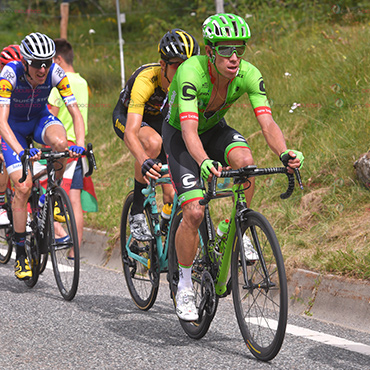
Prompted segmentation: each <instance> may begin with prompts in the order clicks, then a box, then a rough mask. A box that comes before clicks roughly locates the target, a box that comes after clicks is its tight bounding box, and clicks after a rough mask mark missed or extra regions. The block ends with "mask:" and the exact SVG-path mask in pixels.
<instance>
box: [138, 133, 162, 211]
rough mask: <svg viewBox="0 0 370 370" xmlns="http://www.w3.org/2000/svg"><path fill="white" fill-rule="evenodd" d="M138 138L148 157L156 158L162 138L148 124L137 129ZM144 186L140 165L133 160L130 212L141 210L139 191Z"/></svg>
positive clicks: (142, 199)
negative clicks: (132, 189) (132, 192)
mask: <svg viewBox="0 0 370 370" xmlns="http://www.w3.org/2000/svg"><path fill="white" fill-rule="evenodd" d="M139 140H140V143H141V145H142V146H143V148H144V151H145V153H146V154H147V156H148V158H153V159H154V158H157V157H158V155H159V153H160V152H161V148H162V138H161V137H160V135H159V134H158V133H157V132H156V131H155V130H154V129H153V128H151V127H150V126H142V127H140V129H139ZM145 188H146V182H145V180H144V177H143V175H142V173H141V166H140V164H139V163H138V161H136V160H135V186H134V205H133V207H132V208H133V209H132V211H131V214H132V215H134V214H138V213H141V212H143V210H144V208H143V203H144V198H145V197H144V195H143V193H142V192H141V191H142V190H143V189H145Z"/></svg>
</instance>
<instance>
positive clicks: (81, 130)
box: [67, 104, 85, 147]
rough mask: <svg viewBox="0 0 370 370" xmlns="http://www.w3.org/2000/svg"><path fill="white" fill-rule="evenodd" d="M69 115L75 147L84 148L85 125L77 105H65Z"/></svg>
mask: <svg viewBox="0 0 370 370" xmlns="http://www.w3.org/2000/svg"><path fill="white" fill-rule="evenodd" d="M67 109H68V112H69V114H70V115H71V116H72V120H73V127H74V130H75V135H76V145H78V146H82V147H85V124H84V119H83V118H82V115H81V112H80V110H79V109H78V105H77V104H69V105H67Z"/></svg>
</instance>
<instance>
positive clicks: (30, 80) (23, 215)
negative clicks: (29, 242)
mask: <svg viewBox="0 0 370 370" xmlns="http://www.w3.org/2000/svg"><path fill="white" fill-rule="evenodd" d="M20 51H21V55H22V61H21V62H10V63H8V64H7V65H6V66H5V67H4V68H3V70H2V71H1V73H0V135H1V146H2V151H3V155H4V160H5V164H6V168H7V171H8V174H9V176H10V178H11V180H12V182H13V183H14V188H15V195H14V199H13V203H12V211H13V229H14V244H15V247H16V263H15V266H14V268H15V276H16V277H17V278H18V279H21V280H24V279H29V278H30V277H32V272H31V268H30V266H29V262H28V260H27V258H26V253H25V248H24V245H25V239H26V220H27V200H28V198H29V195H30V192H31V186H32V179H31V176H30V175H28V177H27V179H26V181H25V182H24V183H22V184H20V183H19V179H20V178H21V175H22V165H21V162H20V158H21V156H22V154H23V153H24V148H25V147H26V146H27V144H26V137H27V136H28V135H33V139H34V140H35V141H36V142H38V143H40V144H44V145H48V146H50V147H51V148H52V150H55V151H64V150H68V143H67V136H66V131H65V129H64V126H63V124H62V123H61V122H60V121H59V120H58V118H56V117H54V116H53V115H52V114H51V113H50V112H49V110H48V108H47V106H46V104H47V100H48V97H49V94H50V91H51V89H52V88H53V87H57V88H58V90H59V93H60V95H61V97H62V98H63V100H64V102H65V104H66V106H67V109H68V111H69V113H70V114H71V116H72V118H73V123H74V129H75V133H76V138H77V140H76V145H74V146H72V147H70V148H69V150H70V155H71V156H74V157H76V156H79V155H80V154H81V153H82V152H83V151H84V144H85V126H84V122H83V118H82V116H81V113H80V111H79V109H78V105H77V103H76V99H75V97H74V96H73V94H72V91H71V88H70V85H69V81H68V78H67V76H66V75H65V73H64V71H63V69H62V68H60V67H59V66H58V65H57V64H54V63H53V57H54V55H55V45H54V41H53V40H52V39H51V38H49V37H48V36H46V35H44V34H41V33H38V32H36V33H31V34H29V35H28V36H26V37H25V38H24V39H23V40H22V42H21V44H20ZM40 156H41V152H40V151H39V149H37V148H34V149H31V157H32V158H31V159H32V160H38V159H40ZM61 162H62V164H63V167H62V168H61V169H60V170H58V171H57V172H56V176H57V179H60V178H62V176H63V172H64V169H65V165H66V162H67V159H64V160H63V161H61Z"/></svg>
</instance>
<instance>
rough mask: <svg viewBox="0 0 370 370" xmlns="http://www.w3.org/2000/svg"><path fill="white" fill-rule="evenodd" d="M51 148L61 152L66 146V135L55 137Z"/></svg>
mask: <svg viewBox="0 0 370 370" xmlns="http://www.w3.org/2000/svg"><path fill="white" fill-rule="evenodd" d="M51 147H52V149H53V150H55V151H56V152H62V151H64V150H65V148H67V147H68V141H67V138H66V137H60V136H59V137H55V138H54V140H53V143H52V145H51Z"/></svg>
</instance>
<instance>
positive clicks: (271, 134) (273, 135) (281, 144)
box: [257, 114, 301, 168]
mask: <svg viewBox="0 0 370 370" xmlns="http://www.w3.org/2000/svg"><path fill="white" fill-rule="evenodd" d="M257 120H258V123H259V124H260V126H261V128H262V133H263V136H264V137H265V139H266V142H267V144H268V146H269V147H270V148H271V150H272V151H273V152H274V153H275V154H277V155H278V156H280V154H282V153H283V152H285V151H286V150H287V146H286V143H285V139H284V135H283V133H282V132H281V130H280V127H279V126H278V124H277V123H276V122H275V121H274V119H273V118H272V116H271V115H270V114H262V115H260V116H258V117H257ZM292 154H293V155H294V153H293V152H292ZM294 156H295V155H294ZM300 164H301V162H300V160H299V159H298V158H295V159H291V160H289V167H291V168H298V167H299V166H300Z"/></svg>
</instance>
